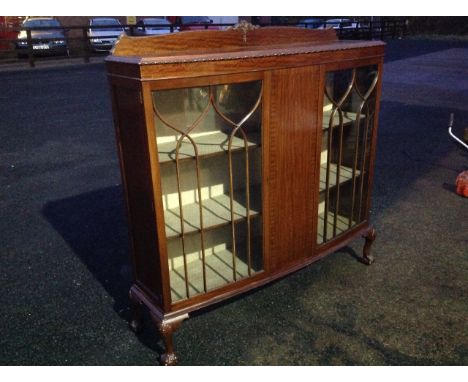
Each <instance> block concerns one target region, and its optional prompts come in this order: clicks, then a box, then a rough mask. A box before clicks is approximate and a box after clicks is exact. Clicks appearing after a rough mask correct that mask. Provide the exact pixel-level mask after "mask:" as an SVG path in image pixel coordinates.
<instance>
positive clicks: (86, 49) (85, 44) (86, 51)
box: [82, 27, 89, 62]
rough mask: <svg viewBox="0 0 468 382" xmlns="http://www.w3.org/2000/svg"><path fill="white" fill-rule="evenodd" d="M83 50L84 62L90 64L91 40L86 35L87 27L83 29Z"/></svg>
mask: <svg viewBox="0 0 468 382" xmlns="http://www.w3.org/2000/svg"><path fill="white" fill-rule="evenodd" d="M82 37H83V48H84V62H89V40H88V34H87V33H86V27H83V28H82Z"/></svg>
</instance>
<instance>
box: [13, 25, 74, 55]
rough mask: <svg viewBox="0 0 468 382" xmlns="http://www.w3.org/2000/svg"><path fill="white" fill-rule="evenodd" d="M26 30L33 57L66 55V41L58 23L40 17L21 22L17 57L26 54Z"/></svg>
mask: <svg viewBox="0 0 468 382" xmlns="http://www.w3.org/2000/svg"><path fill="white" fill-rule="evenodd" d="M48 28H52V29H48ZM27 30H31V39H32V50H33V54H34V55H51V54H57V55H63V54H68V44H67V39H66V37H65V32H64V29H63V28H62V26H61V25H60V23H59V21H58V20H56V19H54V18H50V17H41V18H29V19H26V20H25V21H24V22H23V24H22V26H21V31H20V32H19V33H18V37H17V42H16V49H17V51H18V55H19V56H25V55H27V52H28V40H27Z"/></svg>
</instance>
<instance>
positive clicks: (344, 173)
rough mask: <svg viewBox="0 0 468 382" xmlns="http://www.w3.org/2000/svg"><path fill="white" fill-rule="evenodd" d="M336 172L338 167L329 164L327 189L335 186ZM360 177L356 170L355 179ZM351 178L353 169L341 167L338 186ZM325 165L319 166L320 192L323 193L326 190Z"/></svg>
mask: <svg viewBox="0 0 468 382" xmlns="http://www.w3.org/2000/svg"><path fill="white" fill-rule="evenodd" d="M337 171H338V166H337V165H336V164H335V163H330V179H329V187H330V188H332V187H335V186H336V173H337ZM359 175H361V172H360V171H359V170H356V177H358V176H359ZM352 178H353V169H352V168H351V167H346V166H341V169H340V179H339V184H343V183H345V182H347V181H348V180H351V179H352ZM326 179H327V164H326V163H325V164H321V165H320V192H322V191H325V190H326V189H327V183H326Z"/></svg>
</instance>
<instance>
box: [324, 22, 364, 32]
mask: <svg viewBox="0 0 468 382" xmlns="http://www.w3.org/2000/svg"><path fill="white" fill-rule="evenodd" d="M357 27H358V23H357V22H356V21H353V20H350V19H329V20H327V21H326V22H325V28H333V29H345V30H349V29H356V28H357Z"/></svg>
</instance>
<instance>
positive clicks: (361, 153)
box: [317, 65, 378, 244]
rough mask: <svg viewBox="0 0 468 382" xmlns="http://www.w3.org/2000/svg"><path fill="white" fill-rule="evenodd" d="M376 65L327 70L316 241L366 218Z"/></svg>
mask: <svg viewBox="0 0 468 382" xmlns="http://www.w3.org/2000/svg"><path fill="white" fill-rule="evenodd" d="M377 81H378V69H377V65H371V66H364V67H358V68H353V69H349V70H339V71H333V72H327V73H326V80H325V89H324V98H323V99H324V102H323V123H322V151H321V157H320V185H319V208H318V230H317V243H318V244H323V243H325V242H328V241H330V240H332V239H333V238H335V237H337V236H339V235H341V234H343V233H344V232H346V231H347V230H349V229H351V228H353V227H354V226H356V225H357V224H359V223H361V222H362V221H364V220H365V218H366V210H367V195H368V180H369V163H370V155H371V147H372V144H371V139H372V136H373V134H372V132H373V128H374V115H375V106H376V100H375V94H376V85H377Z"/></svg>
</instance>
